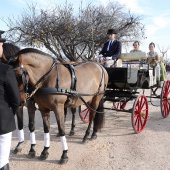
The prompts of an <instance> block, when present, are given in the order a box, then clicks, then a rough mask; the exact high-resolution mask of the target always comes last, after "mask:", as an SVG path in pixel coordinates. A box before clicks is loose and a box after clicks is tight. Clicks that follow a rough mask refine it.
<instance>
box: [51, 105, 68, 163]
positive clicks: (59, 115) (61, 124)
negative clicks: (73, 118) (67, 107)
mask: <svg viewBox="0 0 170 170" xmlns="http://www.w3.org/2000/svg"><path fill="white" fill-rule="evenodd" d="M53 111H54V113H55V117H56V120H57V124H58V130H59V133H60V139H61V144H62V150H63V153H62V156H61V159H60V160H59V164H66V163H67V162H68V156H67V152H68V145H67V141H66V137H65V121H64V104H58V105H57V107H55V108H54V110H53Z"/></svg>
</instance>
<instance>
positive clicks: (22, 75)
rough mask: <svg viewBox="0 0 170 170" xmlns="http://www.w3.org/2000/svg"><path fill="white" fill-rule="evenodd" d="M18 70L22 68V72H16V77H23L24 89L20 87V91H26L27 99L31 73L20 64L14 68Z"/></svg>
mask: <svg viewBox="0 0 170 170" xmlns="http://www.w3.org/2000/svg"><path fill="white" fill-rule="evenodd" d="M18 70H21V71H22V72H21V74H19V73H16V77H18V76H19V77H21V81H22V84H23V89H20V90H19V92H20V93H21V92H24V93H25V97H26V99H27V98H28V96H29V95H28V92H27V91H28V80H29V75H28V72H27V70H26V69H25V68H24V66H23V65H21V66H19V67H16V68H14V71H15V72H16V71H18Z"/></svg>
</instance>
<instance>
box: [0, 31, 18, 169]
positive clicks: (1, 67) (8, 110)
mask: <svg viewBox="0 0 170 170" xmlns="http://www.w3.org/2000/svg"><path fill="white" fill-rule="evenodd" d="M3 33H4V31H0V58H1V57H2V54H3V48H2V47H3V43H4V42H5V41H6V40H5V39H4V38H1V35H2V34H3ZM19 104H20V94H19V90H18V83H17V81H16V77H15V73H14V70H13V67H12V66H9V65H7V64H3V63H0V170H9V154H10V147H11V139H12V131H14V130H15V129H16V126H15V119H14V115H15V113H16V111H17V109H18V106H19Z"/></svg>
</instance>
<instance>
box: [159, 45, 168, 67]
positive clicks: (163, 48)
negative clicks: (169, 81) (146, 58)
mask: <svg viewBox="0 0 170 170" xmlns="http://www.w3.org/2000/svg"><path fill="white" fill-rule="evenodd" d="M158 49H159V51H160V53H161V55H162V57H163V60H164V63H165V66H166V67H167V65H169V59H168V58H167V52H168V50H169V49H170V46H168V47H164V46H163V47H162V48H161V47H160V45H159V44H158ZM165 55H166V58H165Z"/></svg>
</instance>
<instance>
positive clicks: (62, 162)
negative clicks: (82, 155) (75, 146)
mask: <svg viewBox="0 0 170 170" xmlns="http://www.w3.org/2000/svg"><path fill="white" fill-rule="evenodd" d="M67 162H68V158H64V159H62V158H61V159H60V160H59V164H60V165H64V164H66V163H67Z"/></svg>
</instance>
